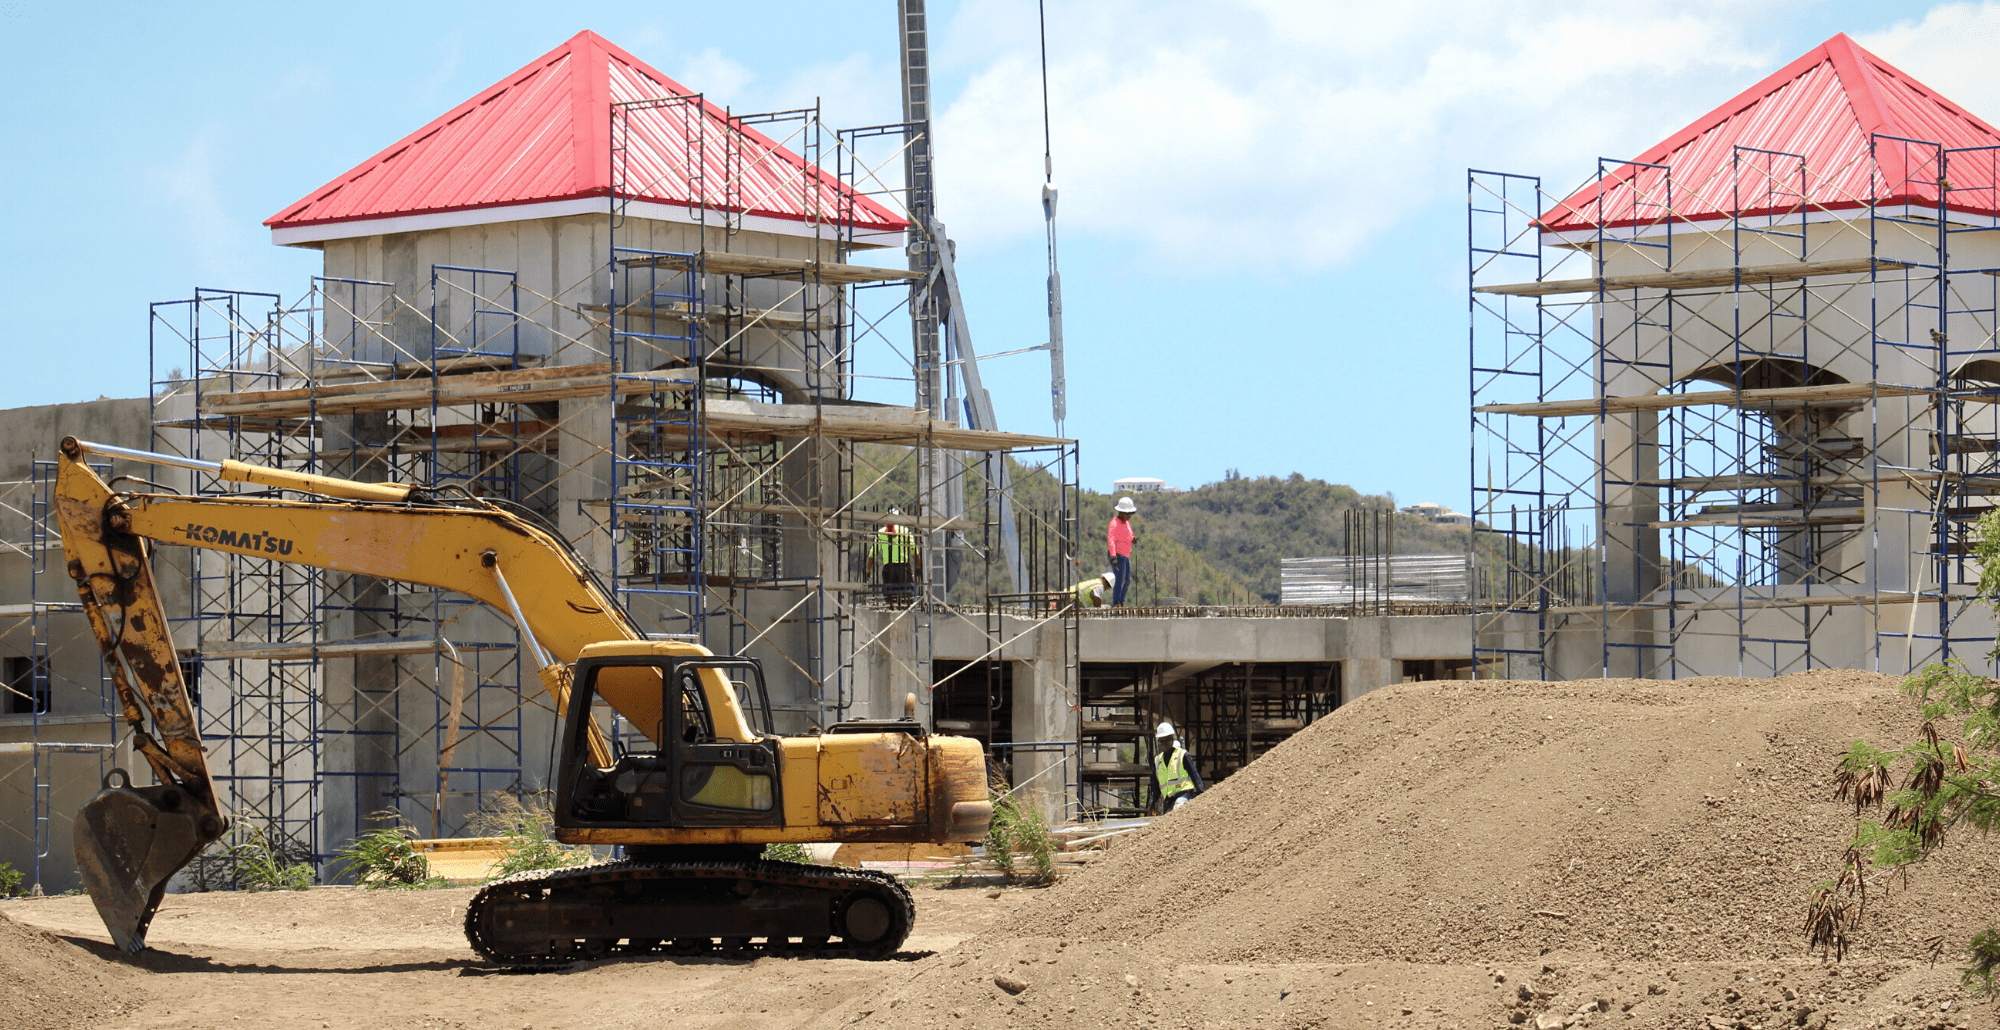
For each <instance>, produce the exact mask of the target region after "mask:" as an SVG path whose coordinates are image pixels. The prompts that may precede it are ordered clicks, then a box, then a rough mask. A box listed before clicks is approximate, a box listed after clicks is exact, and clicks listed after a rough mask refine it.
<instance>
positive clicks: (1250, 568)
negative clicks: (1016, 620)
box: [1082, 473, 1471, 604]
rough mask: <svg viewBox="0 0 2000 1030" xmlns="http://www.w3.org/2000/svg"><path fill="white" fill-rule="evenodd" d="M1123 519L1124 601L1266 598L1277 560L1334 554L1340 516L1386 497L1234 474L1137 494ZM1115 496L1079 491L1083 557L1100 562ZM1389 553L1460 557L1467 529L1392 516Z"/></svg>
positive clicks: (1387, 503) (1272, 589) (1385, 507)
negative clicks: (1085, 539) (1128, 548)
mask: <svg viewBox="0 0 2000 1030" xmlns="http://www.w3.org/2000/svg"><path fill="white" fill-rule="evenodd" d="M1134 500H1135V501H1136V502H1137V503H1138V505H1139V514H1137V515H1136V516H1134V517H1133V520H1132V521H1133V524H1134V526H1135V527H1136V529H1137V531H1138V542H1137V543H1136V544H1135V545H1134V546H1133V549H1132V564H1133V580H1134V583H1133V588H1134V590H1135V591H1136V593H1135V594H1133V595H1129V596H1127V598H1126V603H1127V604H1153V603H1157V602H1159V601H1160V600H1161V599H1163V598H1167V597H1179V598H1181V599H1182V600H1183V601H1184V602H1186V603H1189V604H1276V603H1278V597H1279V586H1278V561H1279V559H1281V558H1307V557H1316V556H1321V555H1332V554H1341V553H1344V552H1345V551H1346V542H1345V541H1344V540H1343V539H1342V521H1343V520H1342V516H1343V514H1344V513H1345V512H1347V511H1349V510H1352V509H1360V510H1362V511H1365V512H1387V511H1392V510H1393V509H1394V502H1393V501H1392V500H1391V499H1390V498H1388V497H1383V496H1377V495H1372V494H1362V493H1360V492H1358V491H1356V490H1355V489H1354V488H1352V487H1348V486H1341V485H1338V484H1335V483H1328V482H1325V481H1324V480H1319V479H1307V478H1306V477H1304V476H1302V475H1299V474H1298V473H1293V474H1292V475H1290V476H1288V477H1284V478H1280V477H1277V476H1261V477H1255V478H1244V477H1235V476H1232V477H1230V478H1227V479H1224V480H1223V481H1221V482H1218V483H1209V484H1207V485H1206V486H1202V487H1197V488H1196V489H1193V490H1187V491H1183V492H1181V493H1177V494H1165V493H1148V494H1140V495H1137V496H1136V497H1135V498H1134ZM1115 501H1116V497H1115V496H1114V495H1110V494H1100V493H1096V492H1094V491H1088V490H1086V491H1084V495H1083V504H1082V512H1083V523H1084V530H1085V532H1086V533H1087V534H1088V535H1089V538H1090V543H1089V545H1088V546H1087V547H1086V549H1085V551H1084V553H1085V555H1087V556H1091V557H1093V558H1095V559H1096V560H1098V561H1102V560H1103V554H1104V545H1103V542H1102V541H1103V534H1104V527H1105V525H1106V523H1107V522H1108V520H1109V519H1110V518H1111V506H1112V504H1113V503H1114V502H1115ZM1394 522H1395V529H1394V532H1395V550H1396V552H1397V553H1399V554H1462V553H1464V551H1465V549H1466V547H1467V546H1468V542H1469V539H1470V537H1471V533H1470V532H1469V531H1468V530H1466V529H1465V528H1464V527H1458V526H1439V525H1435V524H1433V523H1432V522H1430V521H1429V520H1427V519H1422V518H1418V517H1416V516H1412V515H1401V514H1398V515H1396V516H1395V517H1394Z"/></svg>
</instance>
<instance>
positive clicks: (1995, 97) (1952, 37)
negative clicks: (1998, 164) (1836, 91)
mask: <svg viewBox="0 0 2000 1030" xmlns="http://www.w3.org/2000/svg"><path fill="white" fill-rule="evenodd" d="M1996 40H2000V3H1991V2H1988V3H1981V4H1965V3H1961V4H1945V5H1942V6H1940V7H1937V8H1934V9H1933V10H1931V11H1930V12H1929V13H1927V14H1925V15H1924V17H1923V19H1922V20H1921V21H1902V22H1898V23H1896V24H1895V25H1893V26H1891V27H1889V28H1887V29H1884V30H1882V31H1881V32H1870V33H1865V34H1858V35H1856V36H1855V37H1854V41H1855V42H1856V43H1859V44H1861V45H1862V46H1863V47H1865V48H1866V49H1868V50H1869V51H1871V52H1873V53H1874V54H1875V55H1876V56H1878V57H1880V58H1882V59H1883V60H1885V61H1887V62H1889V63H1890V64H1893V65H1895V66H1896V67H1897V68H1900V69H1902V70H1903V71H1905V72H1908V73H1909V74H1910V75H1912V76H1915V77H1916V79H1917V81H1919V82H1921V83H1923V84H1924V85H1926V86H1929V87H1931V88H1932V89H1934V90H1937V91H1938V92H1939V93H1942V94H1944V95H1945V96H1946V97H1949V98H1950V99H1951V101H1952V102H1953V103H1955V104H1957V105H1958V106H1960V107H1963V108H1965V109H1966V110H1968V111H1971V112H1972V113H1973V114H1976V115H1978V116H1979V117H1981V118H1984V119H1986V121H1987V122H1988V123H1996V122H2000V62H1995V61H1994V60H1993V44H1994V41H1996Z"/></svg>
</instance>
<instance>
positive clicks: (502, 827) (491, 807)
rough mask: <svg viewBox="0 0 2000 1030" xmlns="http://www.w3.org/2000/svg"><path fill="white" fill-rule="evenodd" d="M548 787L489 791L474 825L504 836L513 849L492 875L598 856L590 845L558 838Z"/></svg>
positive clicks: (569, 863)
mask: <svg viewBox="0 0 2000 1030" xmlns="http://www.w3.org/2000/svg"><path fill="white" fill-rule="evenodd" d="M550 808H551V802H550V798H549V795H548V793H547V792H546V791H544V792H542V793H539V794H527V795H523V796H521V797H515V796H514V795H512V794H490V795H488V796H487V798H486V801H485V802H484V803H483V804H482V806H481V808H480V812H479V815H478V816H476V817H475V818H474V819H473V821H472V825H473V827H474V829H475V830H476V831H477V832H479V833H480V834H481V835H482V836H488V837H502V838H505V839H506V841H507V844H508V845H509V846H510V847H511V848H512V849H513V852H512V853H511V854H509V855H508V856H507V857H506V858H504V859H501V860H500V862H499V863H498V864H496V865H494V867H493V874H492V877H491V878H492V879H496V880H497V879H500V878H502V877H507V876H512V875H514V874H515V873H522V872H527V871H529V870H531V869H567V868H568V867H570V866H575V865H583V864H584V863H586V862H589V861H591V860H592V859H594V858H596V857H597V856H596V854H595V853H593V852H592V851H591V850H590V848H589V847H587V846H579V845H570V844H564V843H562V842H561V841H558V840H556V835H555V817H554V816H553V815H552V814H551V812H550Z"/></svg>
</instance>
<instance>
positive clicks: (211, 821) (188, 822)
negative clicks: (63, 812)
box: [74, 785, 222, 954]
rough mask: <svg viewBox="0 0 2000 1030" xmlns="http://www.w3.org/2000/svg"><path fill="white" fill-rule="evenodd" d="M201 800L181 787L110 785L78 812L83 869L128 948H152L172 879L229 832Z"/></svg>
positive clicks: (114, 936)
mask: <svg viewBox="0 0 2000 1030" xmlns="http://www.w3.org/2000/svg"><path fill="white" fill-rule="evenodd" d="M199 808H200V806H198V805H196V804H194V803H193V802H192V800H191V799H190V798H189V797H188V795H187V792H185V791H183V790H181V789H180V788H179V787H174V786H165V785H162V786H157V787H132V786H121V787H111V786H107V787H106V788H105V789H104V790H102V791H100V792H99V793H98V795H97V796H96V797H94V798H91V799H90V802H89V803H88V804H86V805H84V806H83V811H81V812H78V813H77V817H76V823H75V840H74V843H75V847H76V865H77V871H78V872H79V873H81V874H82V875H83V887H84V890H86V891H89V892H90V900H91V901H92V902H93V903H95V904H96V905H97V914H98V915H99V916H100V917H102V918H103V919H104V927H105V929H107V930H109V931H111V940H112V942H113V943H115V944H116V945H117V946H118V947H119V949H120V950H122V951H124V952H126V953H127V954H138V953H139V952H141V951H144V950H145V948H146V927H147V925H148V924H150V923H152V921H153V913H154V912H156V911H158V910H159V907H160V898H161V897H162V896H163V895H165V894H166V892H167V881H168V880H169V879H172V878H173V875H174V874H175V873H177V872H179V871H180V869H181V867H182V866H185V865H187V864H188V862H190V861H191V860H193V858H194V856H195V855H196V854H198V853H199V852H200V851H201V849H202V847H203V846H204V845H206V844H207V843H208V842H209V841H211V840H214V839H216V838H217V837H220V836H221V835H222V826H221V821H220V820H218V819H217V818H216V817H215V816H214V815H211V814H207V813H204V812H201V811H200V810H199Z"/></svg>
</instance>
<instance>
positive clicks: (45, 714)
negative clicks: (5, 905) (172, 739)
mask: <svg viewBox="0 0 2000 1030" xmlns="http://www.w3.org/2000/svg"><path fill="white" fill-rule="evenodd" d="M93 468H95V469H96V470H97V471H98V472H99V474H101V475H103V474H108V473H109V469H108V467H106V466H93ZM54 488H55V463H54V462H49V461H36V462H32V463H31V464H30V469H29V478H28V479H25V480H15V481H10V482H0V525H4V526H5V527H6V532H5V536H4V538H0V552H4V553H6V554H7V555H9V556H10V557H11V558H17V559H19V560H20V561H22V562H24V563H25V565H26V568H25V570H23V571H25V572H26V576H27V580H28V585H29V590H28V600H27V601H26V602H24V603H20V604H9V605H0V648H4V649H5V650H6V651H8V652H10V653H9V654H8V655H7V657H6V658H4V659H0V715H11V716H26V717H27V724H26V725H25V726H21V725H18V724H16V725H15V726H14V727H12V729H13V731H14V732H13V733H9V734H7V736H8V737H14V736H17V735H18V736H20V737H21V738H22V739H4V740H0V783H5V784H6V785H7V787H8V789H9V790H10V791H13V792H16V793H20V794H25V795H26V797H25V798H23V799H20V800H21V801H24V802H25V804H19V803H17V804H16V805H10V806H9V808H10V810H12V811H22V810H25V811H26V812H27V813H28V817H29V818H28V822H27V824H26V825H25V826H22V825H19V824H16V823H14V822H12V821H8V822H5V823H0V825H4V826H5V828H6V830H7V831H8V833H9V835H10V837H12V838H14V839H12V840H9V841H8V842H7V843H8V844H9V845H13V846H12V847H8V848H6V849H5V851H6V852H11V853H12V855H10V857H12V856H18V855H19V854H20V851H19V848H20V847H22V846H25V848H26V861H25V863H24V864H23V867H22V868H21V869H20V870H19V871H20V872H21V873H23V874H24V875H25V878H26V879H25V887H26V889H28V890H29V891H31V892H33V893H36V894H39V893H41V891H42V886H43V883H44V881H45V874H46V873H49V872H52V871H53V870H51V869H49V868H48V863H49V861H50V858H51V855H52V853H53V850H54V845H55V842H56V840H57V839H58V838H57V836H56V829H57V827H59V826H63V825H66V824H67V823H68V822H69V820H70V818H71V816H72V812H71V811H70V810H69V809H68V808H67V807H65V806H64V805H61V804H58V803H57V801H56V795H57V790H58V788H59V787H62V786H64V785H67V784H76V783H82V784H84V785H85V786H86V788H88V787H89V785H93V784H96V783H99V782H102V780H103V778H104V776H105V774H106V773H107V772H108V771H109V769H110V767H111V761H112V758H113V753H114V752H115V750H116V747H117V744H116V741H117V739H118V736H117V714H116V711H115V706H114V705H113V703H112V696H111V689H110V680H109V679H108V678H107V677H106V675H105V671H104V669H103V666H102V665H101V663H99V662H97V661H95V657H96V650H95V648H94V647H85V648H81V649H79V650H81V651H82V652H83V653H73V654H68V655H58V654H57V652H58V651H59V650H64V649H66V648H65V645H66V644H68V643H71V642H73V641H75V640H76V639H78V637H79V634H80V635H81V636H83V637H87V636H88V635H89V630H88V628H87V626H86V625H85V622H84V616H83V606H82V605H81V604H80V603H78V602H77V601H75V600H73V598H74V596H75V591H74V588H73V587H72V586H71V584H70V582H69V577H68V575H67V574H66V573H63V562H62V561H61V560H60V557H58V558H57V561H56V562H55V571H56V572H57V573H59V574H60V575H59V576H57V577H55V578H50V577H49V575H48V574H49V572H50V565H49V559H50V556H51V555H57V556H60V554H61V552H62V544H61V542H60V541H59V540H58V532H57V530H56V525H55V522H54V520H53V518H52V516H51V513H52V510H53V509H52V502H53V499H54ZM59 658H61V659H63V660H60V661H59V660H58V659H59ZM79 659H81V660H79ZM58 693H61V694H64V695H66V696H67V697H70V698H89V699H91V700H94V702H95V703H94V704H84V705H72V706H71V711H70V712H69V714H67V715H63V716H57V715H56V714H55V713H54V709H53V705H52V701H53V699H54V698H55V697H56V695H57V694H58ZM84 737H98V738H101V739H95V740H90V739H80V738H84ZM10 767H13V768H10ZM23 771H25V772H26V776H22V775H20V774H21V773H22V772H23ZM23 780H25V787H26V789H25V790H23V789H22V787H21V786H20V784H21V783H22V781H23ZM71 793H72V794H74V793H75V792H74V791H73V790H72V791H71ZM62 839H64V840H66V839H67V834H65V835H64V837H63V838H62Z"/></svg>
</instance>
